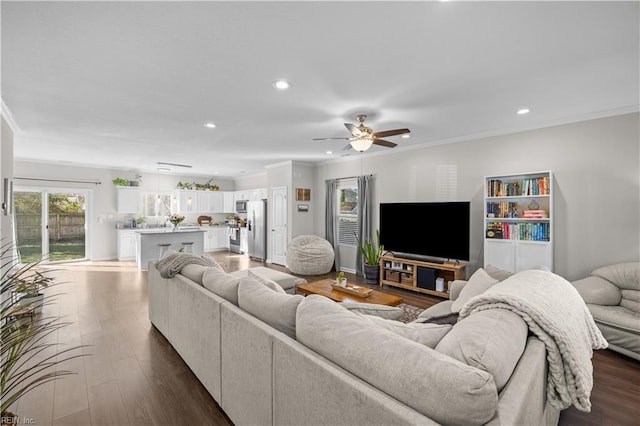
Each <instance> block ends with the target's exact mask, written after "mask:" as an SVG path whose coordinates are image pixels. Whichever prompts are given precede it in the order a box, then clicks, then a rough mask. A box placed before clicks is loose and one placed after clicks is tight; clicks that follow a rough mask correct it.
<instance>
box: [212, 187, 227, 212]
mask: <svg viewBox="0 0 640 426" xmlns="http://www.w3.org/2000/svg"><path fill="white" fill-rule="evenodd" d="M210 196H211V210H210V212H211V213H224V209H223V198H222V197H223V196H222V192H220V191H213V192H211V193H210Z"/></svg>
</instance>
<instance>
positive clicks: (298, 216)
mask: <svg viewBox="0 0 640 426" xmlns="http://www.w3.org/2000/svg"><path fill="white" fill-rule="evenodd" d="M314 176H315V167H314V166H313V165H309V164H301V163H296V162H294V163H293V164H292V167H291V192H290V195H289V200H291V201H290V203H289V205H290V207H291V209H290V211H291V218H290V220H289V223H290V229H291V234H290V237H291V238H293V237H295V236H296V235H303V234H313V231H314V216H315V211H316V209H315V208H314V206H315V205H317V204H318V203H317V202H316V199H317V198H318V193H317V191H316V190H315V187H314V186H315V185H314V183H315V181H314ZM297 188H307V189H310V190H311V200H310V201H298V200H296V189H297ZM298 204H306V205H308V206H309V211H306V212H305V211H298Z"/></svg>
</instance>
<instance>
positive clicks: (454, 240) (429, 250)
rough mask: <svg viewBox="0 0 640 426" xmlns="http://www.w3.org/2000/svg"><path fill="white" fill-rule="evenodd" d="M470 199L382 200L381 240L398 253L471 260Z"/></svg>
mask: <svg viewBox="0 0 640 426" xmlns="http://www.w3.org/2000/svg"><path fill="white" fill-rule="evenodd" d="M470 209H471V203H470V202H469V201H454V202H432V203H381V204H380V243H381V244H382V245H384V249H385V251H390V252H392V253H393V254H394V255H396V256H400V257H413V258H417V259H423V258H428V259H430V260H436V261H437V260H447V259H449V260H452V261H453V260H469V232H470Z"/></svg>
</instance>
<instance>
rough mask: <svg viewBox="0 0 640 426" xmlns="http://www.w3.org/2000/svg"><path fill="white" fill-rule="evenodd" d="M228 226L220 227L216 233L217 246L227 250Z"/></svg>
mask: <svg viewBox="0 0 640 426" xmlns="http://www.w3.org/2000/svg"><path fill="white" fill-rule="evenodd" d="M228 230H229V228H220V229H219V231H220V232H219V234H218V248H219V249H221V250H225V249H226V250H229V232H228Z"/></svg>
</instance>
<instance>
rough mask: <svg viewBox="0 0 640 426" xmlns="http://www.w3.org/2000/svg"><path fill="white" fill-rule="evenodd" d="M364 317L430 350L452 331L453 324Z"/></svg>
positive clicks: (371, 316)
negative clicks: (406, 321)
mask: <svg viewBox="0 0 640 426" xmlns="http://www.w3.org/2000/svg"><path fill="white" fill-rule="evenodd" d="M362 317H363V318H365V319H366V320H367V321H370V322H372V323H374V324H376V325H378V326H380V327H382V328H384V329H385V330H389V331H391V332H393V333H395V334H397V335H398V336H402V337H406V338H407V339H411V340H413V341H414V342H418V343H420V344H421V345H425V346H428V347H430V348H435V347H436V345H437V344H438V342H439V341H440V339H442V338H443V337H444V335H445V334H447V333H448V332H449V330H451V324H422V323H409V324H405V323H402V322H400V321H394V320H389V319H384V318H380V317H377V316H373V315H362Z"/></svg>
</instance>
